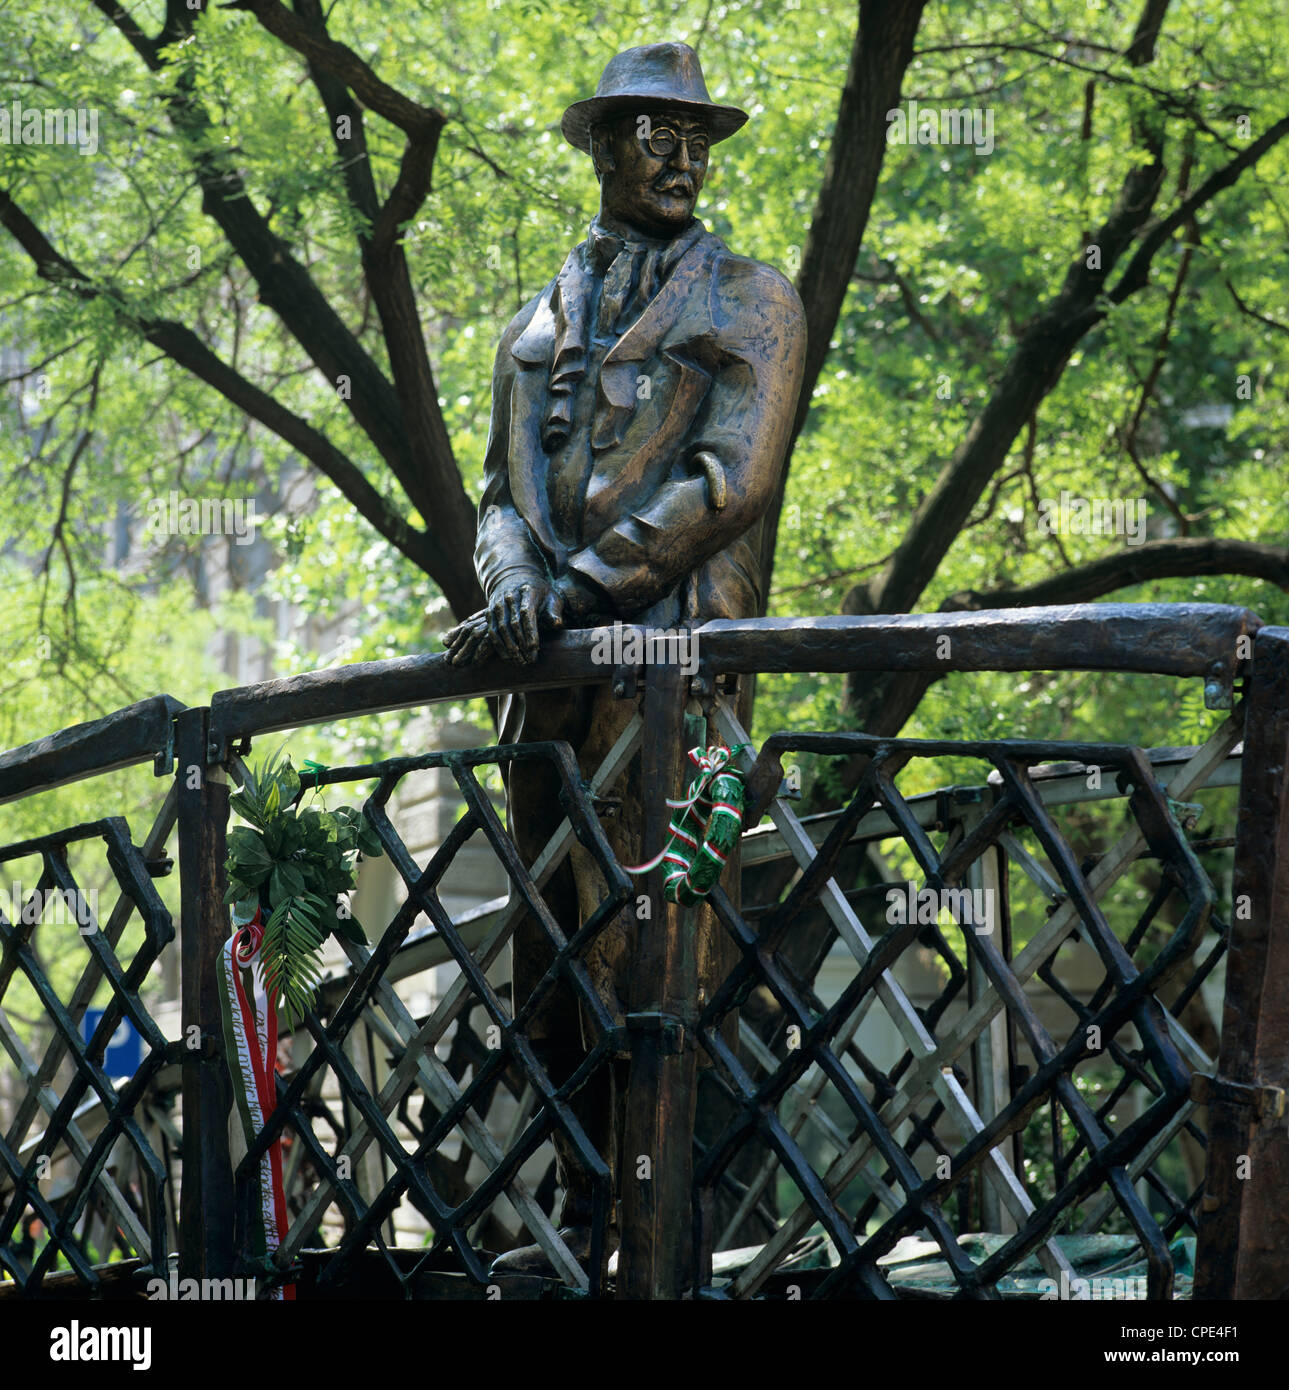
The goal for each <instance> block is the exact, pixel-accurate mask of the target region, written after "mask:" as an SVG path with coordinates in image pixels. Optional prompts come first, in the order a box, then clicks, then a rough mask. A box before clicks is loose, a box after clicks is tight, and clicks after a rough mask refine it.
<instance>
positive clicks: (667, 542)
mask: <svg viewBox="0 0 1289 1390" xmlns="http://www.w3.org/2000/svg"><path fill="white" fill-rule="evenodd" d="M713 310H714V314H713V317H714V320H715V321H716V322H717V323H718V324H720V325H721V326H720V328H719V329H718V332H717V338H716V344H717V347H718V349H719V350H720V353H721V357H722V361H723V365H722V366H721V367H720V368H719V369H718V371H717V374H716V377H715V380H714V381H713V383H712V387H711V390H710V392H709V396H708V401H707V403H706V406H705V408H704V411H703V414H702V416H701V417H700V421H699V424H698V427H697V429H696V430H695V431H694V432H693V433H691V435H690V436H689V437H688V438H687V440H686V442H685V446H684V447H685V452H686V455H687V459H686V462H689V461H693V460H695V459H696V456H697V455H698V454H700V453H708V454H713V455H715V458H716V461H717V463H718V464H719V466H720V477H719V478H717V479H716V482H717V484H718V486H717V487H713V480H712V479H711V478H710V477H708V476H705V475H704V472H703V470H702V468H701V467H699V464H698V462H695V463H694V465H693V466H694V469H695V472H694V476H693V477H689V478H685V479H683V480H673V481H670V482H667V483H665V484H664V485H663V486H662V487H661V488H659V489H658V491H657V492H656V493H654V495H653V496H652V497H651V498H650V499H649V500H648V502H647V503H645V504H644V505H643V506H641V507H639V508H637V509H636V510H635V511H634V512H633V513H632V514H631V516H629V517H628V518H627V519H626V520H625V521H622V522H620V523H619V524H618V525H617V526H615V527H613V528H612V529H611V530H609V531H607V532H605V533H604V534H603V535H602V536H600V537H599V538H598V539H597V540H596V542H595V543H594V545H591V546H587V547H586V548H585V549H583V550H580V551H578V552H577V553H576V554H575V555H573V556H571V557H570V558H569V562H568V563H569V570H570V571H571V572H572V573H573V574H574V575H575V576H576V577H577V578H578V579H580V580H582V581H583V582H584V583H587V584H588V585H589V588H590V589H591V590H592V591H597V590H598V591H599V592H601V593H603V594H604V595H606V596H607V597H608V600H609V606H610V607H611V608H612V609H613V610H614V611H616V612H617V613H619V614H622V615H624V616H625V615H629V614H631V613H636V612H639V611H640V610H641V609H644V608H647V607H649V606H650V605H651V604H653V603H655V602H656V601H657V600H658V599H659V598H661V597H662V596H663V595H664V594H665V593H667V592H668V590H669V589H671V588H672V587H673V586H674V585H675V584H676V583H677V582H678V581H679V580H680V579H681V578H682V577H683V576H684V575H686V574H688V573H690V572H691V571H692V570H694V569H695V568H696V567H697V566H698V565H700V564H702V563H703V562H704V561H706V560H708V559H710V558H711V556H713V555H715V554H716V553H717V552H718V551H720V550H723V549H724V548H725V547H726V546H728V545H730V544H731V543H732V542H733V541H735V540H736V539H737V538H738V537H739V536H741V535H742V534H743V533H744V532H745V531H746V530H748V529H749V527H751V526H754V525H755V524H756V522H757V521H758V520H759V519H760V518H761V517H762V516H763V515H764V514H765V511H766V509H767V508H768V507H769V505H770V502H771V500H772V499H773V497H774V492H775V488H776V487H777V485H778V481H779V474H780V471H781V470H782V467H783V457H784V453H785V451H786V449H787V445H788V440H789V438H790V436H791V432H792V419H793V415H794V413H795V411H796V406H797V396H798V394H799V393H800V390H801V380H802V376H803V374H804V370H805V365H804V364H805V346H806V328H805V311H804V310H803V309H802V307H801V301H800V299H799V298H798V297H797V293H796V291H795V290H794V289H793V288H792V286H791V285H790V284H789V283H788V281H787V280H785V279H784V278H783V276H781V275H780V274H779V273H778V272H777V271H775V270H772V269H771V268H770V267H768V266H763V265H757V264H756V263H755V262H750V261H742V262H737V263H736V264H735V269H734V270H733V272H730V271H728V270H727V271H724V272H723V273H722V275H721V278H720V280H719V281H718V283H717V284H716V285H715V286H714V291H713ZM709 469H710V465H709ZM722 482H723V488H722V487H720V486H719V484H721V483H722ZM722 491H723V497H722V496H720V495H719V494H720V493H721V492H722Z"/></svg>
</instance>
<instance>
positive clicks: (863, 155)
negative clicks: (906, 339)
mask: <svg viewBox="0 0 1289 1390" xmlns="http://www.w3.org/2000/svg"><path fill="white" fill-rule="evenodd" d="M925 7H926V0H860V4H859V22H858V24H857V25H856V28H855V40H854V43H853V45H852V47H851V52H850V63H849V66H848V68H847V70H846V83H845V86H844V87H843V89H842V94H841V102H840V104H839V105H838V108H837V121H836V124H835V125H834V127H833V133H832V140H831V141H830V143H829V146H828V160H827V163H826V164H825V166H824V177H823V183H822V184H821V185H820V189H819V197H818V199H817V200H816V202H815V209H814V213H813V214H812V216H811V219H810V231H809V233H808V234H807V236H806V245H805V250H804V252H803V255H802V259H801V271H800V274H799V275H798V276H797V289H798V291H799V292H800V294H801V301H802V303H803V304H804V305H805V310H806V370H805V377H804V379H803V381H802V384H801V395H800V397H799V398H798V402H797V414H796V419H795V421H794V423H793V427H792V437H791V440H790V442H789V444H788V453H787V457H786V458H785V459H784V462H783V476H782V477H781V478H780V480H779V487H778V491H777V492H776V494H775V497H774V500H773V502H772V503H771V504H770V509H769V511H768V512H767V513H766V518H765V523H764V526H763V528H762V533H761V555H760V560H761V586H762V587H761V592H762V600H761V611H762V612H763V613H764V611H765V603H766V599H767V597H768V595H769V592H770V581H771V579H772V577H773V574H774V551H775V547H776V544H777V542H778V537H779V513H780V511H781V510H782V508H783V497H784V492H785V490H786V488H787V485H788V474H789V470H790V467H791V463H792V450H793V448H794V446H795V445H796V441H797V436H798V435H799V434H800V433H801V427H802V425H803V424H804V423H805V419H806V413H807V411H808V410H809V408H810V399H811V396H812V395H813V393H814V389H815V383H816V382H817V381H818V380H819V374H820V372H821V371H822V370H823V365H824V361H825V359H826V358H827V356H828V349H829V346H830V344H831V342H832V335H833V330H834V329H835V328H836V327H837V320H838V318H839V317H840V315H841V309H842V304H843V303H844V302H845V298H846V291H847V288H848V287H849V285H850V280H851V275H852V274H853V272H854V270H855V262H856V260H857V259H858V257H859V248H860V243H861V242H862V241H863V238H864V228H865V227H866V226H867V225H868V214H869V210H870V209H871V208H872V205H873V197H874V195H875V194H876V192H877V180H878V177H879V175H880V174H881V172H882V161H883V159H884V158H885V157H886V143H887V142H886V132H887V125H886V113H887V111H889V110H890V109H891V108H892V107H894V106H895V105H896V104H897V103H898V101H899V99H900V87H901V85H902V84H903V81H904V72H905V69H906V68H907V67H908V65H909V62H910V61H911V59H912V57H913V41H914V39H915V38H916V37H917V31H918V25H919V24H920V23H921V21H922V11H923V10H924V9H925Z"/></svg>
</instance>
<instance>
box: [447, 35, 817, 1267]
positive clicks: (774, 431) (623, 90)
mask: <svg viewBox="0 0 1289 1390" xmlns="http://www.w3.org/2000/svg"><path fill="white" fill-rule="evenodd" d="M746 119H747V116H746V114H745V113H744V112H743V111H740V110H739V109H738V108H736V107H732V106H720V105H717V104H715V103H714V102H712V101H711V99H710V97H709V96H708V92H707V86H706V83H705V82H704V80H703V74H702V69H701V68H700V66H699V62H698V55H697V54H696V53H695V52H694V51H693V49H691V48H689V47H687V46H686V45H685V44H679V43H660V44H650V45H648V46H647V47H644V48H634V49H629V50H628V51H627V52H625V53H620V54H618V55H617V56H616V57H615V58H613V59H612V60H611V61H610V62H609V64H608V66H607V67H606V68H605V70H604V74H603V76H602V77H601V78H600V82H599V86H598V87H597V89H596V93H595V95H594V96H593V97H591V98H589V99H588V100H585V101H579V102H576V103H574V105H572V106H570V107H569V109H568V110H567V111H566V112H565V113H564V119H563V123H562V129H563V132H564V136H565V138H566V139H567V140H568V141H569V142H570V143H571V144H573V145H574V146H576V147H577V148H578V149H580V150H584V151H585V152H587V153H588V154H590V155H591V157H592V159H593V160H594V162H595V170H596V175H597V177H598V178H599V181H600V211H599V215H598V216H597V217H596V218H595V220H594V221H593V222H592V223H591V226H590V230H589V235H588V237H587V239H586V240H585V241H584V242H582V243H581V244H580V245H579V246H577V247H575V248H574V249H573V250H572V251H571V252H570V253H569V256H568V259H567V260H566V261H565V262H564V268H563V269H562V270H561V271H560V273H559V275H558V276H557V277H556V278H555V279H554V280H552V281H551V282H550V284H549V285H547V286H546V288H545V289H544V290H542V291H541V293H540V294H538V295H537V296H536V297H535V298H534V299H532V300H531V301H530V302H529V303H528V304H526V305H525V306H524V307H523V309H521V310H520V312H519V313H518V314H517V315H516V316H515V318H514V320H513V321H512V322H511V324H510V326H509V327H508V328H507V329H506V332H505V334H504V335H503V337H502V340H501V344H500V346H499V348H498V351H497V359H496V366H495V369H494V372H493V383H492V430H491V435H490V438H489V441H488V448H487V455H486V458H485V460H484V472H485V487H484V493H483V498H482V501H481V503H480V508H479V526H478V538H477V545H476V549H475V563H476V566H477V569H478V573H479V579H480V582H481V584H482V585H483V588H484V592H485V593H486V594H487V598H488V606H487V608H486V609H485V610H484V611H483V612H481V613H478V614H476V615H474V616H473V617H472V618H469V619H467V620H466V621H465V622H464V623H461V624H460V625H459V626H458V627H456V628H454V629H453V630H452V631H451V632H449V633H448V634H447V637H446V638H445V642H446V645H447V647H448V651H449V655H450V659H451V660H452V661H453V662H456V663H466V662H470V661H474V660H477V659H480V658H481V657H483V656H487V655H491V654H492V653H493V652H497V653H500V654H501V655H502V656H504V657H506V658H508V659H510V660H514V661H518V662H531V661H532V660H534V659H535V657H536V655H537V651H538V646H539V643H540V641H541V634H542V633H543V632H551V631H558V630H559V629H560V628H562V627H594V626H598V625H600V624H603V623H611V622H613V621H614V620H615V619H621V620H622V621H624V622H635V623H640V624H643V625H647V626H652V627H659V628H672V629H674V628H676V627H678V626H681V625H685V624H689V625H698V624H701V623H704V622H706V621H707V620H708V619H711V618H737V617H753V616H755V615H756V613H757V612H758V604H759V599H760V575H759V568H758V561H757V556H758V553H759V552H758V544H759V539H760V530H761V521H762V517H763V515H764V513H765V509H766V507H767V506H768V505H769V502H770V500H771V498H772V497H773V495H774V492H775V488H776V486H777V484H778V480H779V475H780V470H781V468H782V465H783V455H784V451H785V449H786V447H787V442H788V437H789V433H790V430H791V425H792V418H793V413H794V410H795V408H796V404H797V396H798V394H799V391H800V387H801V377H802V364H803V358H804V352H805V323H804V315H803V311H802V308H801V302H800V300H799V299H798V297H797V294H796V291H795V290H794V289H793V288H792V286H791V285H790V284H789V283H788V281H787V280H786V279H784V277H783V276H782V275H780V274H779V272H778V271H776V270H773V269H771V268H770V267H769V266H766V265H762V264H760V263H759V262H756V261H752V260H747V259H745V258H744V257H741V256H735V255H732V254H731V253H730V252H729V251H728V250H727V249H726V247H725V245H724V243H723V242H721V241H720V240H719V239H718V238H717V237H715V236H713V235H711V233H709V232H708V231H707V230H706V228H705V227H704V226H703V224H702V223H701V222H700V221H698V220H697V219H696V218H695V217H694V205H695V203H696V201H697V198H698V194H699V191H700V190H701V189H702V186H703V181H704V178H705V176H706V173H707V163H708V153H709V148H710V146H711V145H712V144H714V143H716V142H717V141H720V140H724V139H726V138H727V137H728V136H730V135H732V134H734V132H735V131H736V130H738V128H739V127H740V126H741V125H742V124H743V123H744V121H746ZM634 709H635V702H634V701H631V700H620V699H619V700H615V699H614V698H613V697H612V695H611V693H610V692H609V690H608V689H607V688H606V687H599V688H597V689H595V690H569V691H554V692H533V693H528V694H527V695H524V694H519V695H513V696H511V697H509V699H508V701H507V702H506V706H505V708H504V712H503V717H502V728H501V740H502V741H503V742H519V741H529V740H537V739H567V740H568V742H569V743H570V744H571V745H572V747H573V748H574V749H575V750H576V751H577V754H578V758H579V761H580V763H581V766H582V770H583V774H584V775H585V776H586V777H588V778H589V777H590V776H591V774H592V773H593V772H594V771H595V769H596V767H597V766H598V765H599V763H600V761H601V760H602V759H603V757H604V756H605V754H606V753H607V752H608V751H609V749H610V748H611V747H612V745H613V743H614V741H615V740H616V738H617V737H618V735H619V734H620V733H621V731H622V729H623V728H624V727H625V725H626V723H627V722H628V721H629V720H630V718H631V716H632V714H633V713H634ZM639 762H640V760H639V758H638V757H637V758H636V759H635V761H634V763H633V765H632V766H631V767H630V768H629V769H628V770H627V772H626V773H625V774H624V775H623V778H622V779H621V781H620V782H619V784H618V786H617V788H616V793H617V795H618V796H619V797H620V798H621V803H622V811H621V814H620V815H619V816H617V817H615V818H613V819H612V820H611V821H609V822H607V823H606V826H605V829H606V833H607V834H608V836H609V840H610V843H611V844H612V845H613V848H614V851H615V853H616V854H617V855H618V857H619V860H620V862H621V863H623V864H633V863H639V862H641V861H643V860H644V859H645V858H647V857H648V856H649V855H651V854H653V853H654V852H656V850H657V849H658V848H660V847H659V846H656V845H655V846H645V845H644V844H643V843H642V842H641V824H642V819H643V812H642V806H641V787H640V771H639ZM555 791H556V787H555V785H554V780H553V778H551V777H550V775H549V774H547V773H545V772H544V771H542V770H540V769H537V768H534V767H532V766H531V765H528V764H517V765H515V766H514V768H513V769H512V774H511V777H510V780H509V783H508V786H507V796H508V806H509V821H510V826H511V833H512V834H513V835H514V836H515V839H516V841H517V843H518V845H519V848H520V850H521V852H522V853H523V854H524V855H525V857H526V859H527V860H528V862H532V859H533V858H535V857H536V855H537V853H538V852H539V851H540V849H541V848H542V846H543V845H544V844H545V842H546V840H547V839H548V838H549V836H550V835H551V834H552V833H553V832H554V830H555V829H556V828H557V827H558V824H559V821H560V819H561V814H562V813H561V811H560V808H559V804H558V801H557V799H556V796H555ZM602 891H603V884H602V881H601V880H600V878H599V875H598V874H597V872H596V871H595V868H594V866H593V864H592V863H591V862H590V860H589V858H588V857H587V856H586V855H585V854H584V852H582V851H581V850H580V848H576V847H575V849H574V851H573V853H572V854H571V855H570V858H569V860H568V861H567V862H566V863H565V865H564V866H563V868H562V871H561V872H560V873H559V874H558V875H557V876H556V878H555V879H554V880H552V882H551V884H550V886H549V888H548V890H547V893H546V898H547V901H548V902H549V904H550V906H551V909H552V911H553V912H554V914H555V916H556V919H557V920H559V921H560V922H561V924H562V925H563V926H564V927H565V930H566V931H567V932H569V933H570V934H571V932H572V930H574V929H575V928H576V926H577V924H578V922H579V921H580V920H585V917H586V915H588V914H589V913H590V912H591V911H592V910H593V909H594V907H595V905H596V903H597V902H598V901H600V895H601V894H602ZM697 917H698V926H697V932H698V942H697V952H698V966H699V978H700V981H701V982H702V985H701V989H702V991H703V993H704V994H708V993H710V992H711V991H712V990H713V989H714V988H715V987H716V986H717V985H718V984H719V983H720V980H721V979H722V978H723V977H724V974H725V973H726V971H727V969H728V965H729V961H728V959H727V957H726V954H725V950H724V948H723V945H722V941H723V938H722V937H721V936H720V934H719V933H718V931H717V929H716V924H715V923H714V922H713V921H712V920H711V914H710V912H708V911H703V912H700V913H698V914H697ZM646 927H647V924H646ZM636 930H637V923H636V920H635V916H634V914H633V913H623V914H622V917H621V919H620V920H618V921H617V922H615V923H614V924H613V925H612V926H611V927H610V928H608V929H606V930H605V931H604V932H603V933H601V935H600V936H599V937H598V938H597V940H596V942H595V943H594V945H593V947H592V948H591V950H590V953H589V954H588V957H587V967H588V970H589V972H590V974H591V977H592V979H593V980H594V981H595V984H596V987H597V989H598V990H599V992H600V994H601V996H602V998H603V999H604V1000H605V1002H606V1004H608V1006H609V1008H610V1009H611V1010H612V1012H613V1013H614V1014H615V1016H616V1017H617V1018H618V1019H619V1020H620V1019H621V1018H622V1016H623V1015H624V1013H625V1011H626V1000H627V993H628V991H627V984H626V979H627V972H628V971H629V970H630V966H631V961H632V955H633V950H634V942H635V932H636ZM549 960H550V951H549V946H548V943H547V942H546V940H545V938H544V936H543V935H542V934H541V932H540V929H539V928H538V927H537V925H536V924H535V923H532V922H531V921H529V922H525V923H521V925H520V927H519V928H518V929H517V931H516V933H515V938H514V993H515V1003H516V1007H518V1006H519V1005H520V1004H522V1002H523V1001H524V1000H525V999H526V998H527V997H528V994H529V992H530V991H531V989H532V986H533V984H534V983H535V982H536V981H537V980H538V979H539V978H540V976H541V974H542V972H543V971H544V969H545V968H546V966H547V964H548V962H549ZM531 1036H532V1038H533V1041H534V1045H535V1046H536V1047H538V1050H539V1053H540V1055H542V1057H543V1060H544V1063H545V1065H547V1066H548V1067H549V1069H550V1073H551V1076H552V1078H553V1079H555V1080H556V1081H560V1080H562V1079H564V1078H565V1077H567V1076H568V1075H569V1074H570V1073H571V1071H572V1070H573V1069H574V1067H575V1066H576V1065H577V1062H578V1061H579V1060H580V1058H581V1056H582V1055H584V1050H583V1039H582V1032H581V1020H580V1018H579V1015H578V1010H577V1007H576V1001H575V1000H573V999H572V998H569V997H564V996H561V995H555V994H552V995H551V996H548V999H547V1002H546V1004H545V1005H544V1007H543V1008H542V1010H541V1011H540V1012H539V1014H538V1015H537V1016H536V1018H535V1019H534V1022H533V1026H532V1029H531ZM620 1099H621V1086H620V1078H616V1077H615V1076H613V1075H611V1074H610V1075H607V1076H605V1077H604V1079H603V1081H602V1083H601V1084H599V1085H596V1084H595V1083H591V1084H588V1086H587V1087H586V1088H585V1089H584V1091H583V1092H582V1094H581V1095H580V1096H579V1097H578V1104H579V1109H578V1114H579V1119H580V1120H581V1121H582V1123H583V1124H584V1127H585V1128H586V1130H587V1133H588V1136H589V1137H590V1138H591V1140H592V1142H593V1143H595V1144H596V1145H597V1148H598V1149H599V1151H600V1153H601V1154H602V1155H603V1156H604V1157H605V1159H606V1161H607V1162H608V1163H609V1164H610V1167H611V1169H612V1170H613V1171H615V1172H616V1171H617V1164H618V1157H619V1156H618V1154H617V1144H618V1140H619V1137H620V1134H621V1117H620V1115H619V1114H618V1109H619V1104H620ZM555 1147H556V1154H557V1165H558V1172H559V1179H560V1183H561V1186H562V1187H563V1189H564V1205H563V1210H562V1215H561V1219H560V1221H561V1226H562V1227H563V1234H564V1236H565V1239H566V1240H567V1241H568V1242H569V1244H570V1248H571V1249H573V1251H574V1253H575V1254H579V1253H580V1254H582V1255H584V1254H585V1251H586V1248H587V1246H588V1244H589V1230H588V1227H589V1222H590V1205H589V1204H590V1190H589V1185H588V1184H587V1183H586V1182H585V1181H584V1180H583V1178H582V1177H581V1175H580V1174H579V1171H578V1168H577V1165H576V1164H575V1162H574V1161H573V1159H572V1156H571V1154H570V1152H569V1149H568V1145H567V1144H566V1143H565V1142H564V1141H563V1139H562V1137H561V1136H559V1135H557V1136H556V1139H555ZM543 1262H544V1256H542V1255H541V1252H540V1250H539V1249H538V1248H537V1247H535V1246H534V1247H528V1248H526V1249H524V1250H521V1251H514V1252H511V1254H509V1255H507V1256H503V1257H502V1259H501V1260H500V1261H499V1262H498V1265H499V1267H500V1268H501V1269H503V1270H511V1271H517V1270H536V1269H539V1268H540V1267H541V1265H542V1263H543Z"/></svg>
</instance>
